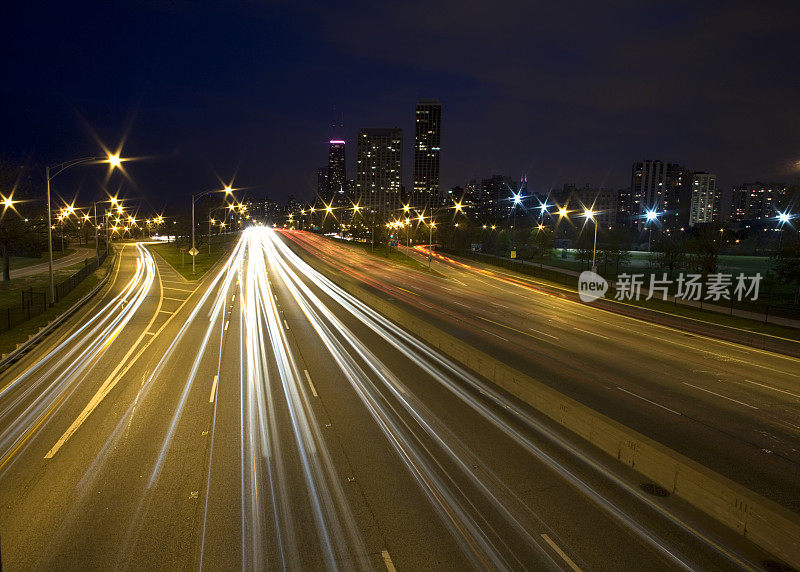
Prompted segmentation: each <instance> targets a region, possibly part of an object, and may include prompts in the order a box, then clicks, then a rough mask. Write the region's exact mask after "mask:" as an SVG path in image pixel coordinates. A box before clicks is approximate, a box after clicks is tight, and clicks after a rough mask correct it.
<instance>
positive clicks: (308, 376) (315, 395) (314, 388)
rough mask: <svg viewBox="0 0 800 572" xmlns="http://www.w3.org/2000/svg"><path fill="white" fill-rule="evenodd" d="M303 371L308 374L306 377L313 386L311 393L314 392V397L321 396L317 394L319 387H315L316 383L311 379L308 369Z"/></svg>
mask: <svg viewBox="0 0 800 572" xmlns="http://www.w3.org/2000/svg"><path fill="white" fill-rule="evenodd" d="M303 372H304V373H305V374H306V379H307V380H308V385H309V386H310V387H311V393H313V394H314V397H319V395H317V388H316V387H314V383H313V382H312V381H311V376H310V375H309V374H308V370H307V369H304V370H303Z"/></svg>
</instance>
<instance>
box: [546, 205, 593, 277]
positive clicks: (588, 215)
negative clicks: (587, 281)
mask: <svg viewBox="0 0 800 572" xmlns="http://www.w3.org/2000/svg"><path fill="white" fill-rule="evenodd" d="M583 216H585V217H586V219H587V220H589V219H591V220H592V221H593V222H594V247H593V248H592V273H594V274H597V266H596V265H595V260H596V259H597V219H596V218H595V212H594V210H593V209H584V210H583ZM539 226H540V227H541V226H542V225H539Z"/></svg>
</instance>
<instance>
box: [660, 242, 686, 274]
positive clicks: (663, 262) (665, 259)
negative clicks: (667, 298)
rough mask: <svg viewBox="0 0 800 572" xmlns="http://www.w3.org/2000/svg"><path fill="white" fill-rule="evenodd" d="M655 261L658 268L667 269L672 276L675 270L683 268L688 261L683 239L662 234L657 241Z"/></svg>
mask: <svg viewBox="0 0 800 572" xmlns="http://www.w3.org/2000/svg"><path fill="white" fill-rule="evenodd" d="M654 262H655V264H656V266H657V267H658V268H661V269H662V270H667V271H668V272H669V277H670V278H672V274H673V272H675V270H677V269H680V268H683V266H684V264H685V263H686V249H685V247H684V244H683V241H682V240H679V239H674V238H672V237H670V236H669V235H665V234H662V235H661V236H660V237H659V239H658V241H657V242H656V253H655V257H654Z"/></svg>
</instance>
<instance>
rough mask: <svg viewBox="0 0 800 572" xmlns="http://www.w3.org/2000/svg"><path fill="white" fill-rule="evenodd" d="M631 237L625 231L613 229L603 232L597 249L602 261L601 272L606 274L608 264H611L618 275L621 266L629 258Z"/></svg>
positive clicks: (626, 262)
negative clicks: (603, 234)
mask: <svg viewBox="0 0 800 572" xmlns="http://www.w3.org/2000/svg"><path fill="white" fill-rule="evenodd" d="M630 247H631V238H630V236H629V235H628V234H627V233H624V232H621V231H619V230H613V231H610V232H608V233H607V234H605V236H604V237H603V239H602V241H601V242H600V246H599V248H598V250H599V251H600V259H601V260H602V261H603V274H608V266H609V264H610V265H613V266H614V268H615V269H616V274H617V275H619V272H620V269H621V267H622V266H624V265H626V264H628V262H630V260H631V253H630Z"/></svg>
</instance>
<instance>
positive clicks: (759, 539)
mask: <svg viewBox="0 0 800 572" xmlns="http://www.w3.org/2000/svg"><path fill="white" fill-rule="evenodd" d="M296 250H299V249H296ZM298 254H300V255H301V256H302V257H303V258H304V259H305V260H306V261H307V262H308V263H309V264H311V265H312V266H313V267H314V268H316V269H317V270H318V271H320V272H322V273H323V274H324V275H325V276H327V277H328V278H330V279H331V280H332V281H333V282H335V283H336V284H338V285H339V286H340V287H342V288H344V289H345V290H346V291H348V292H349V293H350V294H351V295H353V296H355V297H356V298H358V299H359V300H361V301H362V302H364V303H365V304H367V305H368V306H370V307H372V308H373V309H374V310H375V311H377V312H379V313H380V314H382V315H384V316H385V317H387V318H389V319H391V320H392V321H394V322H395V323H397V324H398V325H400V326H402V327H403V328H405V329H406V330H408V331H409V332H411V333H413V334H414V335H416V336H418V337H419V338H421V339H422V340H424V341H425V342H427V343H428V344H430V345H431V346H433V347H436V348H437V349H439V350H440V351H441V352H442V353H444V354H445V355H447V356H449V357H450V358H452V359H454V360H456V361H458V362H460V363H461V364H463V365H464V366H466V367H468V368H469V369H471V370H473V371H475V372H476V373H478V374H480V375H482V376H483V377H485V378H487V379H489V380H491V381H493V382H494V383H495V384H496V385H497V386H499V387H501V388H503V389H504V390H506V391H507V392H509V393H511V394H512V395H514V396H515V397H517V398H519V399H521V400H522V401H524V402H525V403H527V404H529V405H530V406H531V407H533V408H534V409H536V410H537V411H539V412H541V413H543V414H544V415H546V416H547V417H549V418H550V419H552V420H554V421H556V422H558V423H559V424H560V425H562V426H563V427H565V428H567V429H569V430H570V431H572V432H573V433H575V434H576V435H579V436H580V437H582V438H583V439H585V440H586V441H588V442H589V443H591V444H592V445H594V446H595V447H597V448H599V449H601V450H602V451H604V452H605V453H608V454H609V455H611V456H613V457H614V458H616V459H618V460H619V461H620V462H622V463H625V464H626V465H628V466H629V467H631V468H633V469H634V470H636V471H637V472H638V473H639V474H641V475H642V476H643V477H645V478H646V479H647V480H649V481H652V482H654V483H656V484H658V485H659V486H661V487H663V488H664V489H666V490H667V491H669V492H670V493H671V494H673V495H675V496H677V497H679V498H681V499H683V500H685V501H687V502H688V503H690V504H691V505H692V506H694V507H695V508H697V509H698V510H700V511H702V512H704V513H705V514H707V515H709V516H711V517H712V518H714V519H715V520H717V521H718V522H720V523H722V524H724V525H725V526H727V527H728V528H730V529H732V530H734V531H736V532H737V533H739V534H741V535H742V536H743V537H745V538H747V539H748V540H750V541H751V542H753V543H755V544H756V545H758V546H760V547H761V548H763V549H764V550H767V551H768V552H770V553H772V554H773V555H775V556H777V557H778V558H780V559H782V560H784V561H785V562H788V563H792V564H794V565H797V564H798V563H800V515H797V514H795V513H793V512H791V511H790V510H788V509H786V508H784V507H782V506H780V505H778V504H777V503H775V502H773V501H770V500H769V499H766V498H764V497H762V496H760V495H757V494H756V493H754V492H752V491H750V490H749V489H747V488H745V487H743V486H741V485H739V484H737V483H735V482H733V481H731V480H730V479H728V478H726V477H724V476H722V475H720V474H718V473H716V472H714V471H711V470H709V469H707V468H705V467H704V466H702V465H701V464H699V463H697V462H695V461H693V460H691V459H689V458H687V457H685V456H683V455H681V454H680V453H677V452H675V451H673V450H672V449H670V448H668V447H666V446H664V445H661V444H660V443H658V442H656V441H654V440H652V439H650V438H648V437H646V436H644V435H642V434H640V433H638V432H636V431H633V430H631V429H629V428H627V427H625V426H623V425H621V424H620V423H617V422H616V421H614V420H613V419H611V418H609V417H606V416H605V415H602V414H601V413H598V412H596V411H594V410H592V409H590V408H589V407H587V406H585V405H583V404H581V403H579V402H577V401H575V400H574V399H571V398H570V397H567V396H566V395H563V394H561V393H559V392H558V391H556V390H554V389H553V388H551V387H548V386H547V385H545V384H544V383H541V382H539V381H537V380H536V379H534V378H533V377H530V376H529V375H526V374H524V373H522V372H520V371H518V370H516V369H514V368H512V367H509V366H507V365H506V364H504V363H502V362H501V361H499V360H497V359H495V358H493V357H492V356H490V355H488V354H486V353H484V352H481V351H480V350H478V349H476V348H475V347H473V346H471V345H469V344H467V343H466V342H463V341H461V340H459V339H458V338H456V337H454V336H452V335H450V334H448V333H446V332H444V331H442V330H441V329H439V328H437V327H435V326H433V325H432V324H430V323H429V322H427V321H425V320H423V319H420V318H418V317H415V316H413V315H412V314H410V313H408V312H406V311H405V310H403V309H401V308H399V307H398V306H396V305H394V304H392V303H391V302H390V301H388V300H385V299H384V298H382V297H380V296H378V295H375V294H373V293H370V292H368V291H367V290H365V289H364V288H362V287H361V286H359V285H358V284H356V283H355V281H354V280H353V279H351V278H349V277H347V276H346V275H343V274H340V273H336V272H334V271H332V270H331V269H330V268H329V267H328V266H326V265H325V264H323V263H321V262H320V261H319V260H318V259H315V258H312V257H310V256H307V255H306V253H304V252H298Z"/></svg>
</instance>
